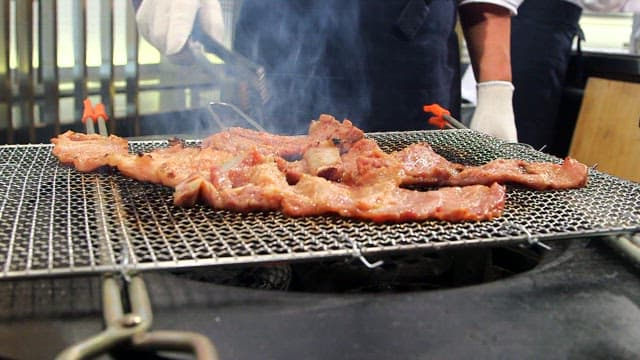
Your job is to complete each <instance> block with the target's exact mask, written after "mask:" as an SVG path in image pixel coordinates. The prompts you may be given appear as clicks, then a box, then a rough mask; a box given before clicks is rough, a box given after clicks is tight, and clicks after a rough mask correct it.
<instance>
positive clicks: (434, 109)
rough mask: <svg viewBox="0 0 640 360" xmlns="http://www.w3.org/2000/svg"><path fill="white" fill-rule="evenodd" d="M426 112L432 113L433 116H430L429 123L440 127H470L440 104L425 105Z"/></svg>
mask: <svg viewBox="0 0 640 360" xmlns="http://www.w3.org/2000/svg"><path fill="white" fill-rule="evenodd" d="M422 109H423V110H424V112H426V113H431V114H432V115H433V116H432V117H430V118H429V120H428V121H429V124H430V125H433V126H435V127H437V128H439V129H444V128H445V127H446V128H449V129H468V127H467V126H466V125H465V124H463V123H462V122H460V121H459V120H457V119H456V118H454V117H453V116H451V112H450V111H449V110H447V109H445V108H443V107H442V106H440V105H438V104H431V105H425V106H424V107H423V108H422Z"/></svg>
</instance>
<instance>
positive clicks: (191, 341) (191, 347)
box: [57, 274, 218, 360]
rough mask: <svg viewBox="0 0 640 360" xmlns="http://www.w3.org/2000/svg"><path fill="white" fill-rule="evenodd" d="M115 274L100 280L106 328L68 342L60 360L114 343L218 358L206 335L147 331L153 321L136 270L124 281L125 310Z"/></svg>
mask: <svg viewBox="0 0 640 360" xmlns="http://www.w3.org/2000/svg"><path fill="white" fill-rule="evenodd" d="M116 277H117V275H114V274H108V275H105V277H104V280H103V282H102V293H103V300H102V305H103V314H104V321H105V325H106V329H105V330H104V331H102V332H101V333H99V334H97V335H95V336H93V337H90V338H88V339H86V340H84V341H82V342H80V343H77V344H75V345H72V346H70V347H68V348H67V349H65V350H64V351H63V352H62V353H60V354H59V355H58V356H57V359H60V360H75V359H86V358H90V357H93V356H97V355H100V354H103V353H105V352H107V351H109V350H110V349H112V348H114V347H116V346H128V347H130V348H131V349H135V350H145V351H154V350H155V351H161V350H167V351H184V352H189V353H192V354H194V355H195V356H196V358H197V359H202V360H205V359H206V360H209V359H212V360H215V359H218V355H217V351H216V349H215V347H214V346H213V344H212V343H211V342H210V341H209V339H208V338H207V337H206V336H204V335H201V334H197V333H193V332H186V331H154V332H147V330H149V329H150V328H151V324H152V322H153V314H152V312H151V302H150V301H149V296H148V294H147V289H146V287H145V285H144V282H143V280H142V276H141V275H139V274H134V275H131V276H130V277H129V278H128V281H127V290H128V293H129V302H130V304H131V312H128V313H125V312H124V307H123V305H122V295H121V292H120V286H119V284H118V281H117V280H116Z"/></svg>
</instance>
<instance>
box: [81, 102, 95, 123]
mask: <svg viewBox="0 0 640 360" xmlns="http://www.w3.org/2000/svg"><path fill="white" fill-rule="evenodd" d="M83 103H84V110H83V112H82V123H83V124H86V123H87V119H90V120H91V121H94V122H95V120H96V117H95V110H94V109H93V105H92V104H91V100H89V98H86V99H84V102H83Z"/></svg>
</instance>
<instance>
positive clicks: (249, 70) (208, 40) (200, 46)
mask: <svg viewBox="0 0 640 360" xmlns="http://www.w3.org/2000/svg"><path fill="white" fill-rule="evenodd" d="M189 47H190V49H191V52H192V53H193V55H194V57H195V60H196V63H198V65H200V66H201V67H202V68H204V69H205V71H206V72H207V73H209V74H210V75H212V76H214V77H217V78H218V79H221V78H224V75H222V74H220V73H219V72H217V71H215V70H213V69H211V68H212V64H211V61H209V60H208V59H207V57H206V56H205V54H204V53H205V52H206V53H210V54H213V55H215V56H217V57H219V58H220V59H221V60H222V61H224V63H225V65H226V70H227V71H226V72H225V75H228V76H230V77H232V78H234V79H235V80H236V81H239V82H247V83H248V84H250V85H251V86H252V88H253V89H255V90H256V92H257V93H258V95H259V96H260V100H261V101H262V104H265V103H266V102H267V101H268V100H269V91H268V89H267V85H266V79H265V70H264V67H263V66H261V65H258V64H256V63H254V62H253V61H251V60H249V59H247V58H246V57H244V56H242V55H241V54H238V53H237V52H235V51H232V50H230V49H228V48H227V47H225V46H224V45H223V44H222V43H220V42H219V41H217V40H216V39H214V38H212V37H211V36H209V35H208V34H206V33H205V32H203V31H202V30H201V29H200V27H198V26H194V29H193V32H192V33H191V39H190V40H189Z"/></svg>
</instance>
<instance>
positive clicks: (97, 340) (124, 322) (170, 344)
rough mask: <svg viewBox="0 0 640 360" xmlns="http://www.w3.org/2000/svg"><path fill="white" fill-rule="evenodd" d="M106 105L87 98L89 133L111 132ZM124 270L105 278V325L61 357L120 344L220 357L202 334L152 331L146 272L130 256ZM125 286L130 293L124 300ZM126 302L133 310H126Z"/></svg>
mask: <svg viewBox="0 0 640 360" xmlns="http://www.w3.org/2000/svg"><path fill="white" fill-rule="evenodd" d="M106 120H108V117H107V115H106V113H105V110H104V105H102V104H97V105H96V106H95V107H94V106H93V105H92V104H91V101H90V100H89V99H86V100H85V101H84V112H83V116H82V122H83V123H84V124H85V127H86V131H87V134H95V123H96V122H97V123H98V131H99V134H100V135H101V136H109V133H108V132H107V126H106ZM126 254H127V253H126V252H125V256H124V259H123V264H122V268H121V273H108V274H105V275H104V277H103V279H102V311H103V318H104V322H105V326H106V327H105V329H104V330H103V331H102V332H100V333H99V334H96V335H94V336H92V337H90V338H88V339H85V340H83V341H81V342H79V343H77V344H74V345H72V346H70V347H68V348H66V349H65V350H64V351H62V352H61V353H60V354H58V356H57V357H56V358H57V359H64V360H67V359H68V360H76V359H86V358H92V357H96V356H98V355H101V354H104V353H106V352H108V351H110V350H111V349H113V348H115V347H116V346H128V347H129V348H130V349H133V350H138V351H179V352H187V353H191V354H194V355H195V356H196V358H197V359H200V360H204V359H207V360H209V359H218V355H217V351H216V349H215V347H214V346H213V344H212V343H211V341H209V339H208V338H207V337H206V336H204V335H201V334H198V333H194V332H186V331H148V330H149V329H151V324H152V322H153V313H152V311H151V301H150V300H149V295H148V293H147V288H146V286H145V284H144V281H143V280H142V275H140V274H139V273H137V272H130V271H127V270H126V265H127V264H128V260H127V256H126ZM121 286H122V287H123V290H124V292H125V293H126V295H127V301H124V300H125V299H123V295H122V291H121ZM126 304H128V305H129V307H130V310H126V307H125V306H126Z"/></svg>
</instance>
